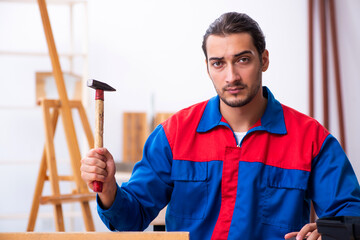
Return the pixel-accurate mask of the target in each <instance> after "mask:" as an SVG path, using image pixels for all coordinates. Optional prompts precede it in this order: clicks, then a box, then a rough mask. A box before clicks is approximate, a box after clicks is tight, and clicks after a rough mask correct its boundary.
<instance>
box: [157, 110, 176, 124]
mask: <svg viewBox="0 0 360 240" xmlns="http://www.w3.org/2000/svg"><path fill="white" fill-rule="evenodd" d="M173 114H174V113H170V112H160V113H156V114H155V119H154V128H156V127H157V125H159V124H160V123H162V122H164V121H165V120H166V119H168V118H169V117H171V116H172V115H173Z"/></svg>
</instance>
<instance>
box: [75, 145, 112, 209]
mask: <svg viewBox="0 0 360 240" xmlns="http://www.w3.org/2000/svg"><path fill="white" fill-rule="evenodd" d="M80 171H81V178H82V179H83V180H84V181H85V182H86V184H87V185H88V186H89V188H91V189H93V182H94V181H100V182H103V190H102V192H101V193H98V195H99V197H100V199H101V203H102V205H103V207H104V208H109V207H110V206H111V205H112V203H113V202H114V199H115V195H116V189H117V187H116V180H115V171H116V170H115V162H114V159H113V156H112V155H111V153H110V152H109V151H108V150H107V149H106V148H97V149H91V150H90V151H89V152H88V153H87V154H86V156H85V157H84V158H83V159H81V167H80Z"/></svg>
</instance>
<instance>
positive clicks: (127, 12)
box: [0, 0, 360, 231]
mask: <svg viewBox="0 0 360 240" xmlns="http://www.w3.org/2000/svg"><path fill="white" fill-rule="evenodd" d="M337 7H338V11H337V15H338V31H339V51H340V54H341V58H340V60H341V76H342V81H343V96H344V109H345V120H346V122H345V123H346V136H347V146H348V151H347V153H348V156H349V158H350V160H351V162H352V164H353V166H354V168H355V171H356V173H357V174H358V176H360V175H359V174H360V163H359V161H358V159H359V158H360V151H359V143H358V140H357V135H358V134H359V133H360V127H359V124H358V122H359V121H360V114H359V112H358V111H356V109H357V108H356V106H358V105H359V104H360V96H359V94H357V92H356V91H357V89H359V87H360V86H359V85H360V81H359V77H360V70H359V67H358V66H359V60H358V58H357V56H359V54H360V46H359V44H358V42H359V40H360V31H359V29H358V27H357V25H358V24H357V23H359V22H360V16H359V15H358V14H357V13H358V12H360V2H359V1H357V0H344V1H341V5H339V4H338V5H337ZM226 11H238V12H245V13H248V14H249V15H250V16H252V17H253V18H254V19H255V20H257V21H258V23H259V24H260V26H261V27H262V29H263V31H264V33H265V35H266V40H267V48H268V49H269V52H270V67H269V70H268V71H267V72H266V73H265V74H264V77H263V79H264V85H267V86H269V87H270V89H271V90H272V92H273V93H274V94H275V96H276V97H277V98H278V99H279V100H280V101H281V102H282V103H284V104H286V105H289V106H291V107H293V108H295V109H298V110H299V111H301V112H304V113H307V112H308V94H307V88H308V80H307V79H308V73H307V71H308V58H307V51H308V43H307V1H303V0H293V1H287V0H273V1H267V0H256V1H245V0H227V1H222V2H219V1H213V0H211V1H210V0H199V1H191V0H184V1H166V0H151V1H149V0H137V1H118V0H103V1H96V0H90V1H89V3H88V23H89V35H88V37H89V38H88V40H89V71H88V78H95V79H99V80H101V81H105V82H107V83H108V84H110V85H111V86H113V87H115V88H116V89H117V91H116V92H112V93H106V96H105V136H104V138H105V139H104V143H105V145H106V146H107V147H108V148H109V149H110V151H111V152H112V153H113V155H114V157H115V159H116V160H117V161H121V156H122V113H123V112H124V111H146V112H148V113H149V114H152V113H153V110H154V111H156V112H158V111H170V112H174V111H177V110H180V109H181V108H183V107H186V106H189V105H191V104H193V103H196V102H198V101H202V100H206V99H207V98H210V97H212V96H213V95H214V94H215V91H214V90H213V86H212V83H211V81H210V80H209V79H208V76H207V74H206V68H205V61H204V56H203V53H202V50H201V43H202V36H203V34H204V32H205V30H206V29H207V27H208V25H209V24H210V23H211V22H212V21H213V20H214V19H215V18H217V17H218V16H219V15H221V14H222V13H224V12H226ZM49 13H50V18H51V21H52V26H53V31H54V35H55V39H56V44H57V47H58V50H59V52H60V51H65V52H66V51H68V50H69V42H68V41H67V39H68V35H69V32H68V25H67V23H68V22H67V20H66V19H68V14H69V13H68V11H67V9H66V8H65V7H61V6H58V5H57V6H53V5H51V6H49ZM64 29H65V30H64ZM78 30H79V31H81V29H78ZM317 40H318V36H317ZM76 46H77V47H78V48H79V49H80V50H81V48H82V46H81V45H80V44H79V43H77V44H76ZM8 50H27V51H46V50H47V48H46V43H45V39H44V34H43V32H42V25H41V21H40V17H39V12H38V9H37V6H36V4H28V3H27V4H19V3H4V2H0V51H8ZM317 59H319V58H318V53H317ZM61 64H62V67H63V69H68V68H69V63H68V62H67V61H66V59H62V60H61ZM316 67H317V68H319V67H320V65H319V63H317V65H316ZM39 70H42V71H44V70H48V71H50V70H51V65H50V61H49V60H48V59H47V58H44V57H35V58H30V57H19V56H9V55H0V81H1V86H2V89H16V91H10V90H6V91H2V94H1V95H0V126H1V127H0V132H1V135H0V150H1V154H0V181H2V182H7V183H9V184H7V185H5V186H2V192H3V194H4V195H2V197H1V198H0V231H25V229H26V222H27V220H26V218H27V214H28V212H29V209H30V204H31V199H32V194H33V190H34V187H35V186H34V185H35V181H36V175H37V171H38V166H39V162H40V157H41V152H42V149H43V143H44V130H43V125H42V116H41V110H40V109H39V107H36V106H35V100H34V99H35V71H39ZM76 70H77V71H79V72H80V73H81V69H80V70H78V69H76ZM316 77H317V81H321V79H320V77H321V76H320V71H319V70H317V72H316ZM320 87H321V86H320V85H319V84H317V91H318V93H319V94H320V93H321V91H320ZM85 90H86V91H87V92H86V93H87V94H88V95H89V96H92V95H93V91H92V90H90V89H86V88H85ZM333 92H334V91H333V89H332V90H331V94H332V96H334V95H333ZM319 94H318V95H317V96H316V99H317V100H316V103H317V106H316V118H318V119H319V120H320V121H322V115H321V111H320V104H321V96H320V95H319ZM152 97H154V105H153V106H152V104H151V99H152ZM331 99H333V98H331ZM330 104H331V120H330V121H331V129H332V132H333V133H334V135H335V136H336V137H337V136H338V130H337V127H336V121H337V120H336V110H335V109H336V105H335V104H334V103H333V101H332V100H331V102H330ZM85 105H89V107H88V109H87V110H88V117H89V120H90V121H91V124H92V125H93V117H92V116H93V109H94V107H93V101H92V99H91V97H89V99H88V102H86V103H85ZM80 130H81V129H80ZM57 138H58V139H57V140H56V141H57V142H56V144H57V145H56V146H57V147H59V150H58V151H57V154H58V155H59V156H58V158H59V162H60V167H59V168H60V169H62V170H64V171H69V166H68V165H69V164H68V163H67V161H66V159H67V151H66V149H65V144H64V140H63V134H61V127H60V129H59V133H58V135H57ZM82 140H83V138H81V137H80V141H81V145H82V146H83V145H84V143H83V142H82ZM63 149H65V150H63ZM83 154H84V152H83ZM47 187H48V186H47ZM70 188H71V187H70V186H64V189H65V190H66V189H70ZM46 191H49V190H48V189H47V190H46ZM4 196H5V197H4ZM24 199H26V201H24ZM71 208H75V209H78V208H77V207H76V206H73V205H71V206H69V208H68V209H67V210H68V212H69V214H70V212H71V211H72V209H71ZM51 211H52V209H51V207H43V208H41V213H42V214H43V215H46V214H48V213H49V214H50V213H51ZM94 215H95V212H94ZM9 216H12V218H11V219H9ZM69 218H70V217H69ZM95 218H96V216H95ZM42 219H43V220H42V221H41V222H40V223H39V224H38V225H37V230H42V231H53V229H54V228H53V224H52V223H51V220H52V219H51V216H50V217H46V216H44V217H43V218H42ZM71 219H72V221H73V222H75V223H74V224H73V225H72V226H70V227H68V228H67V229H69V230H74V231H81V230H83V225H82V224H81V218H79V217H78V216H75V217H74V218H71ZM49 220H50V221H49ZM65 221H66V219H65ZM97 221H98V219H97ZM66 222H68V221H66ZM79 222H80V223H79ZM97 229H98V230H104V229H103V228H102V225H101V224H97Z"/></svg>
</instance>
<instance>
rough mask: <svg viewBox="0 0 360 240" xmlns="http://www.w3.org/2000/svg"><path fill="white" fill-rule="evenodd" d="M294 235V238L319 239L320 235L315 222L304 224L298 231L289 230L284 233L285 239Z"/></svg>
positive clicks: (298, 239)
mask: <svg viewBox="0 0 360 240" xmlns="http://www.w3.org/2000/svg"><path fill="white" fill-rule="evenodd" d="M292 237H296V240H302V239H307V240H321V236H320V234H319V233H318V231H317V227H316V223H309V224H306V225H305V226H304V227H303V228H302V229H301V230H300V232H291V233H288V234H286V235H285V237H284V238H285V239H289V238H292Z"/></svg>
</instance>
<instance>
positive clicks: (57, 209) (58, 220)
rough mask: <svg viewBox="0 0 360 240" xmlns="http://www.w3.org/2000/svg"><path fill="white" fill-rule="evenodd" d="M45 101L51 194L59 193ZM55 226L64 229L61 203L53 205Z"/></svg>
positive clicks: (45, 102)
mask: <svg viewBox="0 0 360 240" xmlns="http://www.w3.org/2000/svg"><path fill="white" fill-rule="evenodd" d="M47 103H48V102H47V101H44V102H43V104H42V110H43V116H44V126H45V143H46V144H45V146H46V165H47V167H48V170H49V178H50V186H51V192H52V194H53V195H60V187H59V179H58V171H57V166H56V158H55V146H54V142H53V140H54V132H55V131H54V127H53V126H52V122H51V116H50V108H49V106H48V105H47ZM54 215H55V228H56V231H65V225H64V216H63V212H62V206H61V204H56V205H54Z"/></svg>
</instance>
